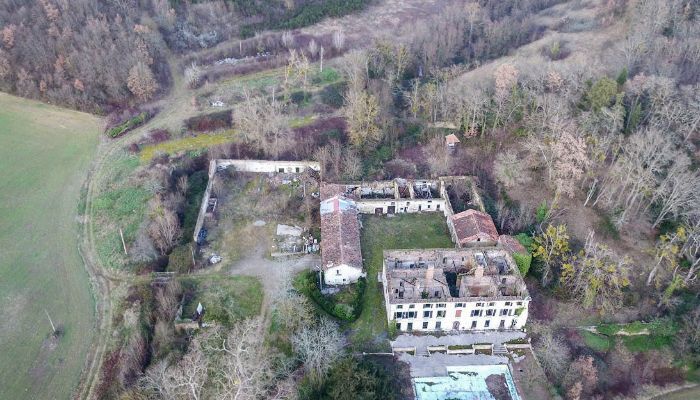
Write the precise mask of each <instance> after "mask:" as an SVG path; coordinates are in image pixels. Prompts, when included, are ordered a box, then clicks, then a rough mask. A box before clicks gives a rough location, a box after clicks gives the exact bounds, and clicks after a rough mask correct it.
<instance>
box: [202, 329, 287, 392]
mask: <svg viewBox="0 0 700 400" xmlns="http://www.w3.org/2000/svg"><path fill="white" fill-rule="evenodd" d="M262 324H263V321H262V319H261V318H260V317H256V318H250V319H247V320H245V321H242V322H239V323H237V324H236V325H234V327H233V328H232V329H231V331H230V332H229V333H228V334H227V335H225V336H223V337H222V336H221V334H220V332H219V333H216V334H214V335H213V336H214V337H213V338H212V340H211V343H213V344H209V345H208V348H209V350H211V351H213V352H215V353H219V354H220V357H218V359H217V361H216V363H215V368H214V370H215V374H214V381H215V383H216V388H217V389H216V395H215V396H214V397H215V398H217V399H232V400H233V399H236V400H247V399H251V400H253V399H261V398H265V397H266V394H267V391H268V388H269V385H270V384H271V383H272V381H273V380H274V371H273V368H272V360H271V355H270V354H269V353H268V352H267V351H266V349H265V348H264V346H263V340H264V337H263V336H262V335H260V331H261V329H262Z"/></svg>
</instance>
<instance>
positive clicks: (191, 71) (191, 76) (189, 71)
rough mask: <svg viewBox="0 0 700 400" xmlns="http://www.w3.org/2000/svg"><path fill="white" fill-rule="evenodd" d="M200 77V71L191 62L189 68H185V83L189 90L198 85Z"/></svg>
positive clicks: (195, 64) (194, 63) (197, 66)
mask: <svg viewBox="0 0 700 400" xmlns="http://www.w3.org/2000/svg"><path fill="white" fill-rule="evenodd" d="M201 77H202V69H201V68H200V67H199V65H197V62H195V61H193V62H192V64H190V66H189V67H187V68H185V82H186V83H187V86H189V87H190V88H195V87H197V85H199V80H200V79H201Z"/></svg>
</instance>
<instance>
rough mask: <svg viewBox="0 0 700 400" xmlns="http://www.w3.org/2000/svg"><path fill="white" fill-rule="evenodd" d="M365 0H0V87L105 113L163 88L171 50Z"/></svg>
mask: <svg viewBox="0 0 700 400" xmlns="http://www.w3.org/2000/svg"><path fill="white" fill-rule="evenodd" d="M367 3H368V1H364V0H353V1H317V0H313V1H223V0H219V1H206V2H190V1H168V0H140V1H139V0H124V1H110V0H100V1H89V0H77V1H61V0H37V1H33V0H32V1H22V0H17V1H13V0H3V2H2V5H1V6H0V7H1V9H0V27H1V29H2V30H1V34H0V36H1V39H2V46H1V49H0V89H2V90H3V91H6V92H10V93H15V94H17V95H19V96H23V97H28V98H33V99H39V100H43V101H47V102H51V103H55V104H60V105H64V106H68V107H72V108H77V109H81V110H86V111H91V112H96V113H105V112H109V111H111V110H112V109H115V108H119V107H123V106H126V105H133V104H136V103H142V102H145V101H148V100H150V99H152V98H153V97H154V96H157V95H158V94H159V93H162V92H164V91H167V90H168V88H169V86H170V80H171V77H170V69H169V66H168V54H169V53H170V52H171V51H172V52H186V51H194V50H197V49H206V48H209V47H212V46H215V45H216V44H217V43H220V42H222V41H225V40H229V39H231V38H236V37H240V38H246V37H249V36H252V35H254V34H255V33H256V32H257V31H260V30H264V29H269V28H279V29H294V28H299V27H302V26H306V25H309V24H312V23H315V22H318V21H319V20H321V19H322V18H326V17H328V16H340V15H343V14H346V13H348V12H352V11H357V10H360V9H362V8H363V7H364V6H366V5H367Z"/></svg>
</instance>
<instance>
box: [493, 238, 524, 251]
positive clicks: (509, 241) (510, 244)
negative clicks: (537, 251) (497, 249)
mask: <svg viewBox="0 0 700 400" xmlns="http://www.w3.org/2000/svg"><path fill="white" fill-rule="evenodd" d="M498 244H499V245H501V247H503V248H504V249H505V250H507V251H508V252H509V253H510V254H513V253H523V254H526V253H527V250H526V249H525V246H523V245H522V244H520V242H518V239H516V238H514V237H513V236H510V235H501V236H499V237H498Z"/></svg>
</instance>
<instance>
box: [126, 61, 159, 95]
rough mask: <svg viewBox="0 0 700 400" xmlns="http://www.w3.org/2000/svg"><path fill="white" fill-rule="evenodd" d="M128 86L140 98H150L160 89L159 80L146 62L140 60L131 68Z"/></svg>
mask: <svg viewBox="0 0 700 400" xmlns="http://www.w3.org/2000/svg"><path fill="white" fill-rule="evenodd" d="M127 87H128V88H129V90H130V91H131V93H133V94H134V95H135V96H136V97H137V98H138V99H139V100H141V101H146V100H149V99H150V98H151V97H153V95H154V94H155V93H156V92H157V91H158V82H157V81H156V79H155V78H154V76H153V72H152V71H151V69H150V68H149V67H148V65H146V64H145V63H143V62H141V61H139V62H138V63H136V65H134V66H133V67H132V68H131V69H130V70H129V78H128V79H127Z"/></svg>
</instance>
